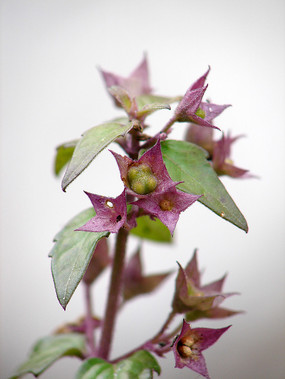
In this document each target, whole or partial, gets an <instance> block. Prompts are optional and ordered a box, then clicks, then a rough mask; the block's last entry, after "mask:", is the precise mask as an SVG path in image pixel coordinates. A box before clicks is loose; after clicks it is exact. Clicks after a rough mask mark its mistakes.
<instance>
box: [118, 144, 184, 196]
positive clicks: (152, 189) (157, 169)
mask: <svg viewBox="0 0 285 379" xmlns="http://www.w3.org/2000/svg"><path fill="white" fill-rule="evenodd" d="M112 154H113V155H114V157H115V159H116V161H117V164H118V166H119V169H120V174H121V179H122V181H123V182H124V185H125V187H126V188H127V192H128V193H129V194H132V195H134V196H136V197H139V198H143V197H145V196H147V195H148V194H150V193H152V194H158V193H161V192H165V191H166V190H168V189H169V188H170V187H174V186H175V185H177V184H179V183H180V182H174V181H173V180H172V179H171V178H170V176H169V174H168V172H167V169H166V167H165V164H164V162H163V158H162V153H161V147H160V141H157V143H156V144H155V145H154V146H153V147H152V148H151V149H149V150H148V151H147V152H145V153H144V154H143V155H142V156H141V157H140V158H139V160H137V161H136V160H133V159H131V158H129V157H122V156H121V155H119V154H117V153H115V152H112Z"/></svg>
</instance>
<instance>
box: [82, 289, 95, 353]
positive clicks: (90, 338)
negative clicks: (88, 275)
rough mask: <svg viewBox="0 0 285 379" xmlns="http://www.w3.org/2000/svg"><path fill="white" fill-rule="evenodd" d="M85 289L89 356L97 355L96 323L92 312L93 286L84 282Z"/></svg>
mask: <svg viewBox="0 0 285 379" xmlns="http://www.w3.org/2000/svg"><path fill="white" fill-rule="evenodd" d="M84 287H85V288H84V289H85V301H86V319H85V323H86V324H85V335H86V340H87V346H88V348H89V356H90V357H95V356H96V348H95V339H94V325H93V314H92V302H91V286H90V284H87V283H84Z"/></svg>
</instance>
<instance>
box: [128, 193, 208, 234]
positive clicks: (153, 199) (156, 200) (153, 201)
mask: <svg viewBox="0 0 285 379" xmlns="http://www.w3.org/2000/svg"><path fill="white" fill-rule="evenodd" d="M200 197H201V195H192V194H190V193H185V192H183V191H179V190H177V189H176V188H175V187H171V188H169V189H168V190H167V191H165V192H162V193H158V194H151V195H149V196H147V197H145V198H144V199H139V200H137V201H136V202H134V203H133V204H135V205H138V206H139V207H140V208H142V209H143V210H144V211H146V212H147V213H149V214H150V215H151V216H154V217H157V218H159V219H160V221H161V222H163V224H164V225H166V226H167V228H168V229H169V231H170V233H171V234H172V235H173V232H174V229H175V226H176V224H177V221H178V219H179V215H180V213H181V212H183V211H185V209H187V208H188V207H189V206H190V205H192V204H193V203H194V202H195V201H196V200H198V199H199V198H200Z"/></svg>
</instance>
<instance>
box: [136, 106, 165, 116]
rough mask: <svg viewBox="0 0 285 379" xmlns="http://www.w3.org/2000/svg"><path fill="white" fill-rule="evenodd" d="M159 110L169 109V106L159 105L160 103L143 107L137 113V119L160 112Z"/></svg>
mask: <svg viewBox="0 0 285 379" xmlns="http://www.w3.org/2000/svg"><path fill="white" fill-rule="evenodd" d="M160 109H171V108H170V105H169V104H161V103H152V104H147V105H144V106H143V107H142V108H141V109H140V110H139V111H138V113H137V117H138V118H141V117H144V118H145V117H146V116H148V115H150V114H151V113H153V112H155V111H157V110H160Z"/></svg>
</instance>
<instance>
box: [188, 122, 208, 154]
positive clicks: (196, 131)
mask: <svg viewBox="0 0 285 379" xmlns="http://www.w3.org/2000/svg"><path fill="white" fill-rule="evenodd" d="M185 139H186V141H188V142H192V143H195V144H196V145H198V146H201V147H202V148H203V149H205V150H206V151H208V153H209V154H210V157H212V155H213V151H214V146H215V141H214V129H213V128H201V127H200V126H199V125H196V124H190V125H189V127H188V129H187V132H186V136H185Z"/></svg>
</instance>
